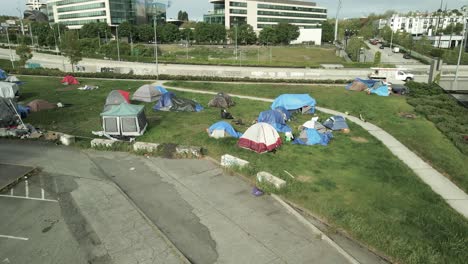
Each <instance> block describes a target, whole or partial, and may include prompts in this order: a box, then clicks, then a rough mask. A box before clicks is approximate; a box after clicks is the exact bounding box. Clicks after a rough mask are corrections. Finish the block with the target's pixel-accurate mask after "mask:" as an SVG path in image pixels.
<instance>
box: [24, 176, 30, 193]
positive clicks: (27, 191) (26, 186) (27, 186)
mask: <svg viewBox="0 0 468 264" xmlns="http://www.w3.org/2000/svg"><path fill="white" fill-rule="evenodd" d="M24 189H25V193H26V197H29V185H28V181H27V180H26V181H24Z"/></svg>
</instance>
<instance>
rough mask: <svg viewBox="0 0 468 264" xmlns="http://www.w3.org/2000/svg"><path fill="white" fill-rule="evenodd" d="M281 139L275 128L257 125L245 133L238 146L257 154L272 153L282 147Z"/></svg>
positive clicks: (267, 125) (268, 125)
mask: <svg viewBox="0 0 468 264" xmlns="http://www.w3.org/2000/svg"><path fill="white" fill-rule="evenodd" d="M281 144H282V142H281V138H280V136H279V134H278V132H276V130H275V128H274V127H272V126H271V125H270V124H267V123H256V124H254V125H252V126H251V127H249V128H248V129H247V131H245V133H244V135H242V137H241V138H240V139H239V141H238V142H237V145H238V146H239V147H241V148H246V149H250V150H253V151H255V152H257V153H264V152H267V151H272V150H274V149H276V148H278V147H279V146H281Z"/></svg>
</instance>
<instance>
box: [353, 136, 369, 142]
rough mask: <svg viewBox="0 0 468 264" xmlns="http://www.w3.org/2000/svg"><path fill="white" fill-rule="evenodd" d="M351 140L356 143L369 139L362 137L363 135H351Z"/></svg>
mask: <svg viewBox="0 0 468 264" xmlns="http://www.w3.org/2000/svg"><path fill="white" fill-rule="evenodd" d="M351 140H352V141H354V142H358V143H367V142H369V140H367V139H365V138H363V137H351Z"/></svg>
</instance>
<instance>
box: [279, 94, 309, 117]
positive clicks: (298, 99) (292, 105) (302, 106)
mask: <svg viewBox="0 0 468 264" xmlns="http://www.w3.org/2000/svg"><path fill="white" fill-rule="evenodd" d="M315 105H316V101H315V99H314V98H312V97H310V95H308V94H282V95H280V96H278V97H277V98H276V99H275V101H273V104H272V105H271V109H273V110H275V109H276V108H278V107H283V108H284V109H286V110H288V111H298V110H300V111H301V112H302V113H303V114H305V113H314V112H315Z"/></svg>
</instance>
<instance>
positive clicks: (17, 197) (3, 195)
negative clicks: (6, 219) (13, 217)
mask: <svg viewBox="0 0 468 264" xmlns="http://www.w3.org/2000/svg"><path fill="white" fill-rule="evenodd" d="M0 197H6V198H16V199H25V200H34V201H43V202H56V203H58V201H57V200H52V199H41V198H33V197H24V196H14V195H5V194H0Z"/></svg>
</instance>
